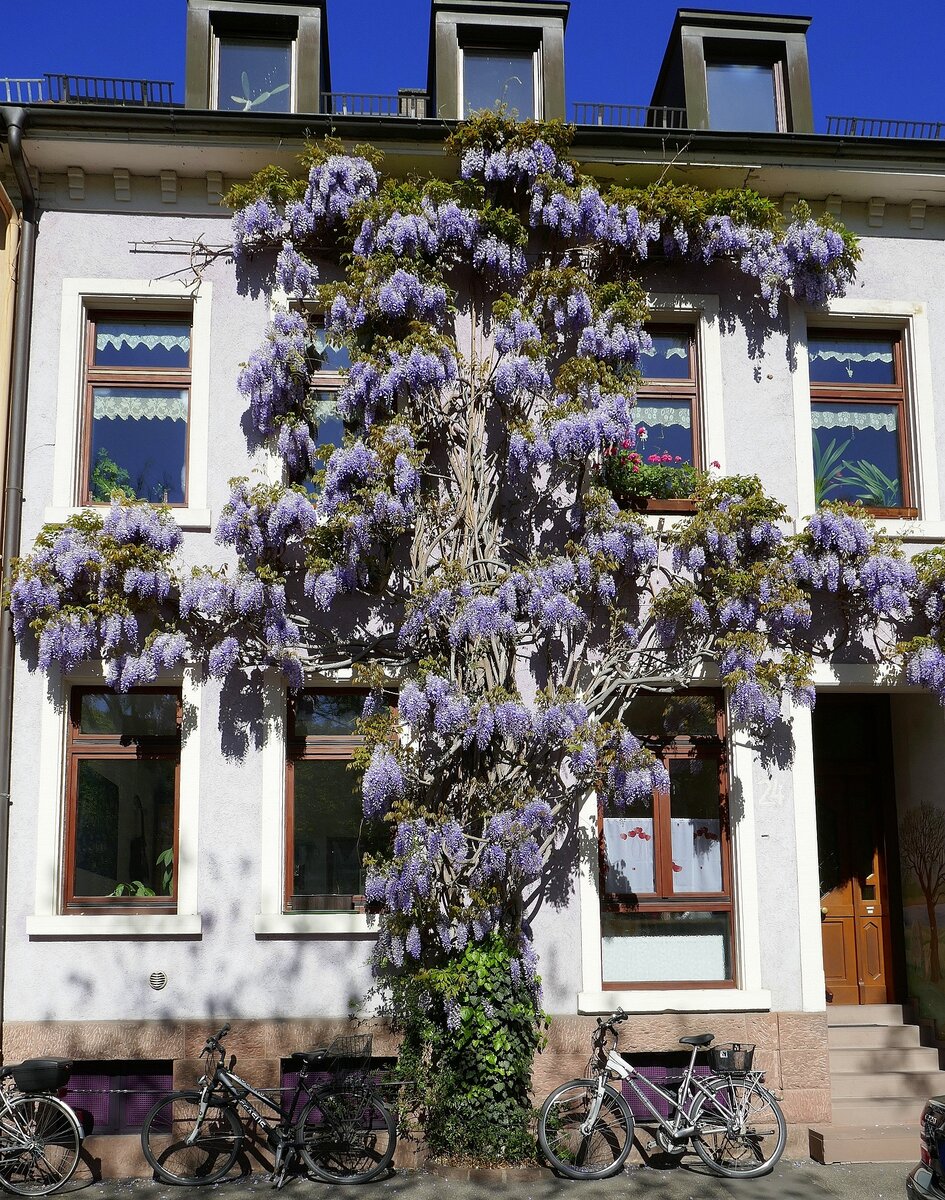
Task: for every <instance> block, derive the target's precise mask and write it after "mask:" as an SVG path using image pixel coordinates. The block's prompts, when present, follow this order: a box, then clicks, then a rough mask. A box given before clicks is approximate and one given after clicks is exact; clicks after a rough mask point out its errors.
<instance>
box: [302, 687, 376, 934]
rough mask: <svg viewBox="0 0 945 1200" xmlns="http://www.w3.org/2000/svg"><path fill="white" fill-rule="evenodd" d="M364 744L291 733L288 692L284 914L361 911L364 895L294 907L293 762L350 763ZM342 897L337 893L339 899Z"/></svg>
mask: <svg viewBox="0 0 945 1200" xmlns="http://www.w3.org/2000/svg"><path fill="white" fill-rule="evenodd" d="M304 692H305V693H307V694H309V695H318V696H361V697H362V698H364V697H367V695H368V691H367V689H366V688H337V687H336V688H333V687H312V688H305V689H304ZM363 745H364V738H362V737H358V736H356V735H354V734H350V735H346V734H321V735H318V736H311V737H298V736H296V733H295V701H294V699H293V697H292V696H291V695H290V696H289V698H288V704H287V711H286V756H285V867H284V881H283V896H282V904H283V911H284V912H285V913H310V914H314V915H322V916H324V915H326V914H337V913H348V912H364V896H363V895H358V894H352V896H351V906H350V908H341V907H338V908H324V909H321V908H318V909H316V908H310V907H307V906H306V907H303V906H299V907H294V906H293V903H292V901H293V898H294V894H295V889H294V886H293V885H294V882H295V764H296V763H297V762H325V761H329V762H350V761H351V759H352V758H353V757H354V754H355V751H356V750H358V749H359V747H361V746H363ZM342 898H343V896H342V895H340V896H339V899H342Z"/></svg>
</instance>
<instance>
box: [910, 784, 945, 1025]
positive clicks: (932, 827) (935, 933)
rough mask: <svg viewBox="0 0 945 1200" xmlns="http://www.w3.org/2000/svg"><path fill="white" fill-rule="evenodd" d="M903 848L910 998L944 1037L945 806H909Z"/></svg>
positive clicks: (925, 802)
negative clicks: (941, 910) (944, 910)
mask: <svg viewBox="0 0 945 1200" xmlns="http://www.w3.org/2000/svg"><path fill="white" fill-rule="evenodd" d="M899 852H900V857H901V861H902V905H903V922H904V925H905V934H906V971H907V975H908V982H909V997H910V999H911V1000H912V1002H913V1004H914V1005H915V1006H916V1008H917V1015H918V1016H921V1017H926V1018H930V1019H931V1020H933V1021H934V1022H935V1031H936V1035H937V1036H938V1037H945V987H943V986H942V947H941V937H942V931H941V929H940V925H939V905H942V904H945V809H943V808H939V807H938V805H936V804H933V803H930V802H928V801H923V802H922V803H921V804H919V805H917V806H916V807H914V808H909V809H907V810H906V812H905V814H904V815H903V817H902V820H901V821H900V824H899ZM942 915H943V918H945V914H942Z"/></svg>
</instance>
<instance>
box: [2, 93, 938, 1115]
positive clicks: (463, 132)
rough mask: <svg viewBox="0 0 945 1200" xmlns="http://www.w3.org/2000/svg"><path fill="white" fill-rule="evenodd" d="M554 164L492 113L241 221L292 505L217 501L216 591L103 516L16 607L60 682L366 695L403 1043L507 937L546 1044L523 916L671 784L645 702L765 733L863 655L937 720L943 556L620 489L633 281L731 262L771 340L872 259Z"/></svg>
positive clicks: (742, 207) (367, 159)
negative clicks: (273, 302)
mask: <svg viewBox="0 0 945 1200" xmlns="http://www.w3.org/2000/svg"><path fill="white" fill-rule="evenodd" d="M568 143H569V130H568V129H567V127H565V126H562V125H559V124H555V123H548V124H538V123H535V122H523V123H520V124H516V123H513V122H510V121H508V120H506V119H505V118H503V117H502V116H500V115H498V114H494V113H491V114H483V115H480V116H478V117H476V118H474V119H473V120H471V121H469V122H467V123H466V124H465V125H463V126H460V127H459V129H458V130H457V132H455V133H454V134H452V135H451V137H450V138H449V139H448V141H447V146H446V149H447V152H448V153H449V154H453V155H455V156H456V158H457V159H458V161H459V174H458V178H457V179H455V180H453V181H444V180H442V179H439V178H432V177H431V178H429V179H416V178H408V179H402V178H393V177H384V176H382V175H381V173H380V171H379V162H378V160H377V156H376V155H374V154H373V153H370V152H368V151H366V150H364V149H363V148H356V150H355V151H353V152H349V151H346V150H345V149H344V148H343V147H342V146H341V145H340V144H339V143H335V142H331V141H326V142H325V143H322V144H320V145H318V146H315V147H312V148H311V149H310V152H309V154H308V158H307V164H306V165H307V168H308V170H307V177H306V178H305V179H303V180H301V181H296V180H293V179H291V178H290V177H289V176H288V174H287V173H285V172H283V171H281V170H279V169H277V168H268V169H267V170H266V171H265V172H262V173H261V174H260V175H259V176H257V177H255V179H254V180H252V181H251V182H250V183H249V184H248V185H245V186H243V187H240V188H238V189H234V192H233V193H231V198H230V202H231V204H232V205H233V206H234V207H235V208H236V210H237V211H236V215H235V217H234V221H233V252H234V256H235V259H236V263H237V269H238V270H242V269H244V268H245V267H246V265H247V264H248V262H249V260H251V259H252V260H254V261H256V262H259V263H262V264H263V265H264V266H265V267H266V269H267V270H268V272H269V274H268V280H269V288H270V292H271V293H272V294H273V295H274V294H276V293H278V294H279V296H280V297H281V298H282V300H281V303H282V307H281V308H279V309H278V311H276V313H275V315H274V316H273V318H272V320H271V322H270V324H269V326H268V328H267V329H266V333H265V337H264V340H263V343H262V345H261V346H260V347H259V348H258V350H256V352H255V353H254V354H253V355H252V356H251V358H250V360H249V362H248V363H247V364H246V365H245V367H244V368H243V369H242V371H241V374H240V376H239V380H238V387H239V391H240V392H241V394H242V395H243V397H244V398H245V400H246V403H247V406H248V413H249V420H250V423H251V425H252V428H253V431H254V435H255V436H256V437H258V438H259V439H262V440H264V441H266V442H267V443H268V445H269V446H270V448H271V449H272V450H273V451H274V452H275V453H276V454H277V455H278V456H279V457H280V459H281V461H282V464H283V467H284V476H285V482H284V483H283V484H278V485H275V484H258V485H253V484H251V483H250V482H249V481H248V480H246V479H240V480H234V481H233V484H232V490H231V494H230V497H229V500H228V501H227V503H226V505H225V507H224V509H223V512H222V515H221V518H220V522H219V525H218V528H217V531H216V537H217V540H218V542H220V543H221V544H222V545H224V546H226V547H229V548H230V550H231V552H232V556H233V561H232V563H231V565H230V567H229V568H227V569H223V570H210V569H206V568H189V569H186V570H185V569H184V568H183V567H182V565H181V563H180V560H179V548H180V540H181V539H180V534H179V532H178V530H177V526H176V525H175V523H174V521H173V518H172V516H171V514H170V513H169V512H168V511H167V510H161V509H154V508H152V507H150V506H149V505H147V504H144V503H140V502H137V501H133V500H129V499H128V498H126V497H120V498H116V500H115V501H114V502H113V505H112V508H111V511H110V512H109V513H108V514H107V515H106V516H104V517H100V516H97V515H91V516H89V515H83V516H78V517H73V518H70V520H69V521H67V522H66V523H65V525H63V526H58V527H49V528H47V529H46V530H44V532H43V533H42V535H41V536H40V538H39V539H38V541H37V544H36V546H35V548H34V550H33V551H32V552H31V553H30V554H29V555H28V556H26V557H25V558H23V559H22V560H21V561H20V562H19V563H18V565H17V569H16V573H15V581H14V584H13V588H12V592H11V595H10V597H9V602H10V606H11V609H12V612H13V619H14V625H15V629H16V633H17V636H18V637H20V638H22V639H26V638H27V637H28V636H29V631H32V634H33V635H35V636H36V639H37V643H38V661H39V665H40V667H41V668H42V669H44V670H48V669H51V668H52V667H53V666H55V667H57V668H58V669H61V670H62V671H64V672H66V673H68V672H69V671H70V670H72V669H73V668H74V667H75V666H76V665H77V664H79V663H80V662H83V661H86V660H89V659H101V660H103V661H104V662H105V667H106V677H107V678H108V680H109V682H110V683H111V684H112V685H113V686H114V687H116V688H118V689H121V690H127V689H128V688H131V687H135V686H138V685H140V684H142V683H148V682H151V681H153V680H154V679H156V678H157V677H158V676H159V674H160V672H162V671H164V670H171V669H174V668H175V667H178V666H179V665H180V664H181V663H183V662H197V663H203V665H204V666H205V668H206V669H207V670H208V671H209V673H210V674H211V675H215V676H220V677H224V676H227V675H229V674H230V673H231V672H234V671H239V670H244V669H246V668H247V667H255V666H270V667H271V666H274V667H277V668H278V669H280V670H281V671H282V672H283V674H284V676H285V678H286V680H287V683H288V685H289V686H290V687H292V688H299V687H301V686H302V685H303V682H304V677H305V670H306V667H307V666H319V667H320V668H321V669H323V670H324V669H327V668H328V667H334V668H339V669H340V668H341V667H342V666H351V665H352V664H355V663H358V664H361V665H362V667H363V674H362V679H363V681H364V682H366V683H367V684H368V685H369V687H370V695H369V698H368V700H367V702H366V704H365V711H364V716H363V720H362V732H363V734H364V737H365V746H364V750H363V754H362V757H361V767H362V770H363V784H362V787H363V804H364V818H365V821H366V822H367V823H368V825H370V826H373V827H374V828H376V829H377V828H379V829H381V830H383V831H386V836H384V837H382V838H381V839H380V840H379V841H377V839H375V841H376V842H377V844H378V845H379V847H380V848H379V849H378V850H377V851H376V852H375V853H373V854H372V855H371V856H369V859H368V862H367V876H366V882H365V897H366V902H367V904H368V906H369V908H370V909H371V910H372V911H374V912H376V913H377V914H379V921H380V924H379V936H378V940H377V945H376V950H375V954H374V965H375V970H376V973H377V975H378V978H379V980H380V981H382V982H383V983H384V984H385V985H386V986H387V987H388V988H390V989H391V992H392V995H393V997H394V1001H393V1002H394V1010H395V1016H396V1017H397V1018H398V1019H400V1020H401V1021H404V1022H408V1023H409V1021H410V1020H412V1019H417V1018H416V1014H417V1013H418V1012H420V1013H422V1015H423V1017H422V1019H423V1020H424V1021H426V1022H428V1023H429V1022H433V1023H436V1022H439V1024H440V1027H442V1028H444V1029H448V1030H449V1031H451V1033H452V1034H454V1035H457V1036H458V1034H459V1032H460V1031H461V1030H462V1028H464V1022H465V1023H468V1021H469V1020H470V1019H471V1017H470V1006H469V1004H468V1003H464V1002H463V1000H462V997H461V996H460V994H459V993H458V992H457V989H456V984H455V972H454V973H453V974H451V969H452V968H453V967H456V966H457V964H459V965H462V964H463V963H466V962H467V959H468V955H469V953H470V948H474V947H480V948H481V947H486V946H489V945H494V944H496V939H498V940H499V941H500V942H501V944H502V946H503V953H504V954H505V955H506V957H505V958H503V962H507V964H508V971H509V972H510V976H511V980H512V985H513V987H514V989H515V995H516V997H518V1000H519V1001H522V999H523V998H524V1000H525V1002H527V1005H528V1006H530V1007H529V1009H528V1011H530V1012H531V1013H532V1020H533V1023H534V1022H536V1021H538V1020H539V1014H540V1007H539V1004H540V1000H539V980H538V974H537V965H538V964H537V956H536V954H535V950H534V946H533V944H532V937H531V930H530V925H529V914H530V901H531V899H532V898H533V896H534V895H535V894H536V891H537V889H538V888H539V887H540V881H541V878H542V874H543V872H544V870H545V867H546V864H547V863H548V861H549V858H550V857H551V856H552V855H553V854H554V853H555V852H556V850H557V849H558V848H559V847H560V845H561V839H562V831H563V829H564V828H565V826H566V824H567V816H568V814H569V813H570V812H572V811H573V809H574V805H575V802H576V800H577V799H578V798H579V797H580V796H582V795H584V794H585V793H586V792H587V791H588V789H593V790H594V791H596V793H597V795H598V796H599V797H600V798H601V799H602V800H604V801H606V802H611V803H614V804H617V805H627V804H629V803H633V802H634V801H636V800H639V799H641V798H644V797H646V796H649V795H650V794H651V793H652V792H653V790H654V789H657V790H665V789H666V788H667V787H668V779H667V776H666V772H665V769H664V767H663V765H662V763H661V761H660V760H659V758H658V757H657V755H656V754H655V753H654V750H653V748H652V747H651V746H650V745H648V744H646V742H645V739H644V740H641V738H640V737H639V736H638V732H635V731H634V729H633V728H631V727H630V726H629V725H628V723H627V720H626V718H627V714H628V712H629V708H630V703H631V701H632V699H633V698H634V696H635V695H637V694H638V693H639V692H640V690H641V689H650V690H659V691H669V690H671V689H672V688H674V687H675V688H683V687H685V686H686V685H687V684H688V683H689V682H690V681H691V680H692V679H693V678H694V677H695V676H696V675H697V674H699V673H701V672H702V671H703V669H704V668H706V667H711V664H715V665H716V668H717V670H718V674H719V677H720V679H721V681H722V683H723V684H724V686H725V687H727V689H728V690H729V695H730V701H731V711H732V714H733V716H734V717H735V718H736V720H738V721H739V722H742V723H744V724H745V725H747V726H749V727H751V728H752V729H754V730H755V731H756V732H757V733H758V734H759V735H760V736H764V734H765V732H766V731H767V730H770V728H771V726H772V724H773V723H774V722H775V721H776V720H778V719H779V718H780V716H781V714H782V710H783V704H784V700H785V698H788V699H790V700H791V701H793V702H794V703H800V704H811V703H813V698H814V697H813V688H812V683H811V672H812V664H813V661H814V659H815V657H818V656H819V657H824V656H829V655H831V654H834V653H837V652H838V651H842V648H843V646H844V644H846V643H848V642H849V641H850V639H854V638H858V639H861V640H862V639H864V638H872V639H873V648H874V650H875V651H876V653H877V654H879V653H882V652H886V653H898V654H899V655H900V656H901V657H902V661H903V662H904V663H905V667H906V671H907V675H908V677H909V679H910V680H912V681H913V682H917V683H921V684H923V685H924V686H927V687H929V688H931V689H932V690H933V691H934V692H935V693H936V695H938V697H939V699H940V700H941V701H942V702H943V703H945V552H943V551H931V552H929V553H927V554H925V555H920V556H919V557H918V558H917V559H914V560H913V561H912V562H908V561H906V559H905V558H904V556H903V553H902V550H901V548H900V547H899V546H898V545H896V544H895V543H894V542H893V541H892V540H891V539H889V538H887V537H885V536H883V535H881V534H880V533H879V532H877V530H876V529H875V528H874V526H873V524H872V523H871V521H870V520H869V518H868V517H867V516H865V514H864V513H863V511H862V510H857V509H853V508H849V507H845V506H843V505H829V504H828V505H825V506H824V507H823V509H822V510H821V511H819V512H818V513H817V514H816V515H815V516H814V517H813V518H812V519H811V520H810V521H809V522H808V523H807V524H806V526H805V527H804V528H803V530H802V531H801V532H800V533H797V534H790V533H789V532H788V527H789V522H788V519H787V513H786V511H785V509H784V508H783V506H782V505H781V504H780V503H778V502H777V501H776V500H774V499H772V498H771V497H769V496H767V495H766V494H765V492H764V490H763V488H762V486H761V484H760V483H759V481H758V479H756V478H754V477H727V478H725V477H713V476H711V475H707V476H703V477H702V478H701V479H700V480H699V482H698V485H697V490H696V496H695V499H696V508H695V513H694V515H693V516H692V518H691V519H690V520H688V521H687V522H684V523H682V524H681V525H680V526H679V528H677V529H671V530H669V531H667V530H660V531H659V532H658V533H657V532H655V531H654V529H653V528H652V527H651V526H650V525H649V524H648V523H647V521H646V520H645V518H644V517H642V516H640V515H638V514H636V513H633V512H628V511H625V510H622V509H621V508H620V507H619V506H618V504H617V503H616V502H615V500H614V498H613V497H612V496H611V494H610V492H609V491H608V490H607V488H606V486H605V479H606V475H605V474H604V473H603V471H602V464H603V463H604V461H605V457H606V455H607V453H608V451H609V450H612V449H613V447H615V446H619V447H621V448H623V449H625V450H632V449H633V447H634V445H635V444H636V423H635V420H634V410H633V405H634V392H635V385H636V380H637V379H638V368H639V365H640V362H641V358H642V356H644V355H646V354H647V353H648V352H649V351H650V349H651V345H650V340H649V337H648V335H647V332H646V329H645V322H646V319H647V315H648V313H647V307H646V303H645V291H644V288H643V286H642V280H643V278H644V276H645V273H646V272H647V271H650V270H658V269H659V268H660V265H661V264H662V263H663V262H665V261H669V262H671V263H676V264H680V265H683V266H686V267H688V268H690V269H692V270H700V269H702V268H704V267H705V266H707V265H708V264H722V263H724V264H727V265H728V268H729V269H730V270H732V271H736V272H740V273H741V274H743V275H744V276H746V277H747V278H749V279H751V280H753V281H754V284H755V288H756V291H757V296H758V298H759V301H760V302H761V304H762V311H763V313H765V314H767V318H768V319H769V320H771V321H774V320H777V319H779V314H780V313H781V306H782V303H783V301H784V298H785V297H787V296H791V297H794V298H795V299H797V300H799V301H801V302H802V303H804V304H808V305H818V304H822V303H824V302H825V301H827V300H829V299H830V298H831V297H834V296H839V295H842V294H843V292H844V290H845V289H846V287H847V286H848V285H849V283H850V281H851V280H852V278H853V274H854V270H855V265H856V261H857V258H858V254H859V251H858V247H857V244H856V241H855V239H854V238H853V237H852V235H850V234H849V233H848V232H847V231H846V230H844V229H843V228H842V227H840V226H839V225H838V224H837V223H835V222H834V221H832V220H831V219H830V218H829V217H826V216H825V217H822V218H819V219H815V218H814V217H812V215H811V214H810V212H809V210H807V209H806V208H804V207H803V206H801V207H799V209H798V210H797V211H796V212H795V215H794V217H793V218H792V219H791V220H790V221H788V222H786V223H785V222H784V221H783V220H782V218H781V214H780V212H779V211H778V209H777V208H776V206H775V205H774V204H772V203H771V202H770V201H767V200H765V199H763V198H762V197H759V196H757V195H755V194H753V193H751V192H748V191H745V190H734V191H722V192H713V193H706V192H700V191H698V190H697V189H694V188H689V187H683V186H675V185H671V184H665V183H664V184H660V185H656V186H652V187H649V188H644V189H636V190H632V189H626V188H622V187H617V186H611V187H609V188H601V187H600V186H599V185H598V183H596V182H595V181H594V180H593V179H590V178H587V177H584V176H582V175H581V174H580V172H579V168H578V166H577V164H575V163H573V162H571V161H570V160H569V159H568V158H567V151H568ZM314 313H318V314H320V317H316V316H314V315H313V314H314ZM316 334H317V336H316ZM319 337H321V338H325V337H327V339H328V340H329V342H330V343H331V344H332V345H333V346H334V347H336V348H338V349H341V348H343V349H345V350H346V351H347V353H348V355H349V357H350V367H349V368H348V369H347V370H346V372H345V379H344V384H343V387H342V389H341V391H340V394H339V395H338V405H337V414H338V415H339V416H340V417H341V418H342V419H343V422H344V426H345V431H346V432H345V436H344V441H343V443H342V444H341V445H338V446H328V447H326V446H324V445H320V444H319V420H320V416H319V412H320V410H319V408H318V405H317V404H316V403H315V402H314V398H315V397H316V394H317V392H318V386H319V378H318V377H319V366H320V359H319V355H320V352H321V351H320V347H321V345H322V343H319V341H318V338H319ZM825 614H829V618H830V619H829V620H828V619H827V617H826V616H825ZM910 623H911V624H910ZM916 623H918V626H919V631H918V632H917V631H916V629H915V628H913V626H914V625H915V624H916ZM906 634H908V635H909V637H910V639H911V640H909V641H900V642H899V644H898V647H897V646H896V639H897V638H901V637H903V636H906ZM884 648H885V649H884ZM395 697H396V710H395V708H394V707H393V704H394V700H395ZM463 969H465V968H463ZM411 1014H413V1017H412V1016H411ZM516 1103H518V1104H519V1105H520V1106H524V1107H523V1111H524V1108H527V1096H523V1095H521V1094H517V1098H516Z"/></svg>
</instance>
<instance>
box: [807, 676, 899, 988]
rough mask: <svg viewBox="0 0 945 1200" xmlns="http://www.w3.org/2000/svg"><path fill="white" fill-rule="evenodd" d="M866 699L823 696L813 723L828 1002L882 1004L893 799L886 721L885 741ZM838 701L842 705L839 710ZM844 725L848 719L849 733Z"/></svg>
mask: <svg viewBox="0 0 945 1200" xmlns="http://www.w3.org/2000/svg"><path fill="white" fill-rule="evenodd" d="M824 699H825V700H828V698H827V697H825V698H824ZM870 701H872V698H870V697H857V696H850V697H842V696H838V697H830V698H829V700H828V704H827V705H826V706H825V707H826V708H827V709H828V710H830V711H827V712H825V713H823V714H822V716H821V719H820V720H819V722H818V723H817V726H815V758H814V771H815V787H816V794H817V843H818V860H819V865H820V888H821V928H822V933H823V947H824V975H825V982H826V988H827V1003H828V1004H886V1003H888V1002H890V1001H892V1000H893V999H894V983H893V967H892V950H891V921H890V911H889V910H890V904H889V889H888V885H887V872H886V819H887V806H888V805H889V804H890V803H891V802H892V797H891V795H890V792H891V787H890V775H891V772H890V770H889V756H888V753H887V751H888V722H887V724H886V738H885V739H884V738H883V736H882V726H881V725H878V724H877V721H876V718H877V715H878V714H877V711H876V703H875V701H872V703H870ZM837 702H840V703H841V704H842V703H843V702H845V703H846V711H845V712H841V711H840V708H839V705H838V703H837ZM858 702H859V703H858ZM818 709H820V702H819V701H818ZM887 715H888V710H887ZM851 723H855V724H854V728H853V730H852V731H851V728H850V725H851ZM818 726H819V729H818ZM844 726H846V728H844ZM855 726H859V728H858V729H857V728H855ZM851 732H853V733H854V737H853V738H852V739H851V738H850V737H849V736H848V735H849V734H850V733H851ZM850 750H853V751H855V752H854V753H848V751H850Z"/></svg>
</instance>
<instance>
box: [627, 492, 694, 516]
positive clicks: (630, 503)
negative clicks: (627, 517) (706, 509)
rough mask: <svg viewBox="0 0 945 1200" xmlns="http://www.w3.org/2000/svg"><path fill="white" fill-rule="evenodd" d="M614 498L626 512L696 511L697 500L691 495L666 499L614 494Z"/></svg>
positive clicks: (666, 512)
mask: <svg viewBox="0 0 945 1200" xmlns="http://www.w3.org/2000/svg"><path fill="white" fill-rule="evenodd" d="M614 499H615V500H616V501H617V504H618V505H619V506H620V508H622V509H623V510H624V511H625V512H638V513H653V514H660V513H664V514H669V513H673V514H678V513H694V512H695V511H696V502H695V500H694V499H693V497H691V496H673V497H670V498H667V499H665V500H659V499H657V498H656V497H655V496H647V497H645V498H644V497H642V496H641V497H624V498H623V499H621V498H620V497H619V496H614Z"/></svg>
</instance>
